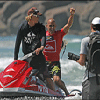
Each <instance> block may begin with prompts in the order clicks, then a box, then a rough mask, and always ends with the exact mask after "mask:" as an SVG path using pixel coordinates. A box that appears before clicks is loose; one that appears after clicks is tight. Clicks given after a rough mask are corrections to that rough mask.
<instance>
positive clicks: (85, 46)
mask: <svg viewBox="0 0 100 100" xmlns="http://www.w3.org/2000/svg"><path fill="white" fill-rule="evenodd" d="M97 32H98V33H100V32H99V31H96V32H91V34H90V35H92V34H95V33H97ZM89 39H90V37H85V38H83V39H82V42H81V50H80V54H85V55H87V54H88V49H89V48H88V43H89ZM94 76H96V74H93V73H91V72H89V77H94ZM98 76H100V75H98ZM87 79H88V70H87V69H86V70H85V74H84V76H83V81H82V82H84V81H85V80H87Z"/></svg>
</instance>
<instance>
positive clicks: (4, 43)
mask: <svg viewBox="0 0 100 100" xmlns="http://www.w3.org/2000/svg"><path fill="white" fill-rule="evenodd" d="M84 37H85V36H79V35H66V36H65V37H64V38H63V39H64V40H67V41H68V44H67V47H66V50H65V53H64V55H63V57H62V59H60V61H61V71H62V73H61V78H62V80H63V81H64V82H65V84H66V87H67V88H68V90H69V91H70V90H72V89H80V90H81V89H82V86H81V84H82V79H83V74H84V71H85V67H84V66H81V65H79V64H78V63H77V62H75V61H73V60H68V52H72V53H75V54H77V55H79V53H80V46H81V40H82V38H84ZM15 40H16V36H7V37H0V72H1V71H2V70H4V69H5V68H6V67H7V66H8V65H9V64H10V63H11V62H12V61H13V60H14V46H15ZM21 48H22V47H21V46H20V50H19V58H20V57H22V56H23V53H22V49H21ZM63 50H64V49H63ZM63 50H62V51H61V53H60V56H62V53H63Z"/></svg>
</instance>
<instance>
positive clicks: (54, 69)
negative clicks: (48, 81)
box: [46, 61, 61, 78]
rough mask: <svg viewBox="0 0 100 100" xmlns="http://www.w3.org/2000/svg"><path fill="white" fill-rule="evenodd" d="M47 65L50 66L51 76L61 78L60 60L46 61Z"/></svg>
mask: <svg viewBox="0 0 100 100" xmlns="http://www.w3.org/2000/svg"><path fill="white" fill-rule="evenodd" d="M46 65H47V67H48V71H49V73H50V75H51V77H53V76H59V77H60V78H61V67H60V62H59V61H53V62H50V61H46Z"/></svg>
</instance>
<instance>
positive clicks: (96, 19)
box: [92, 17, 100, 25]
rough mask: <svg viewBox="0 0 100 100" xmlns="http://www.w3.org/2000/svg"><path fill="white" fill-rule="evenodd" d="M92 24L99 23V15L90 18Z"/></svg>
mask: <svg viewBox="0 0 100 100" xmlns="http://www.w3.org/2000/svg"><path fill="white" fill-rule="evenodd" d="M92 24H94V25H96V24H100V18H99V17H95V18H94V19H93V20H92Z"/></svg>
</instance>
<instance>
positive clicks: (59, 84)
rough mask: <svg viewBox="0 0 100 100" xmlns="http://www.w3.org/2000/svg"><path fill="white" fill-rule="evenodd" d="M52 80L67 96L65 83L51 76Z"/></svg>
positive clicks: (57, 77)
mask: <svg viewBox="0 0 100 100" xmlns="http://www.w3.org/2000/svg"><path fill="white" fill-rule="evenodd" d="M53 80H54V82H55V83H56V84H57V85H58V86H59V87H60V88H61V89H62V90H63V91H64V92H65V94H66V96H67V95H69V93H68V90H67V88H66V86H65V83H64V82H63V81H62V80H61V79H60V77H59V76H53Z"/></svg>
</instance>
